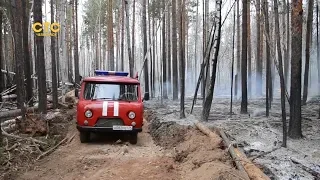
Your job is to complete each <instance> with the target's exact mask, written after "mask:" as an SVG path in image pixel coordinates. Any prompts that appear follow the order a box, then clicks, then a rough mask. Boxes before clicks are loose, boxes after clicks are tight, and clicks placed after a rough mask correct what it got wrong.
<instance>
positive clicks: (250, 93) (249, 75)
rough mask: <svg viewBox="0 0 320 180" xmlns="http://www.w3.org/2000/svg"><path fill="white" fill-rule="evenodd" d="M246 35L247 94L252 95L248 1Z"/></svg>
mask: <svg viewBox="0 0 320 180" xmlns="http://www.w3.org/2000/svg"><path fill="white" fill-rule="evenodd" d="M247 6H248V7H247V22H248V23H247V28H248V29H247V31H248V33H247V35H248V38H247V39H248V42H247V43H248V49H247V50H248V94H249V97H251V95H252V70H251V22H250V21H251V20H250V1H249V2H248V3H247Z"/></svg>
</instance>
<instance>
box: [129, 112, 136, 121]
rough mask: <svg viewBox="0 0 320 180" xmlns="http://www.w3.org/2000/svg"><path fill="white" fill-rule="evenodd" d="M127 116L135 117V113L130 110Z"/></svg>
mask: <svg viewBox="0 0 320 180" xmlns="http://www.w3.org/2000/svg"><path fill="white" fill-rule="evenodd" d="M128 117H129V118H130V119H134V118H135V117H136V113H134V112H133V111H130V112H129V114H128Z"/></svg>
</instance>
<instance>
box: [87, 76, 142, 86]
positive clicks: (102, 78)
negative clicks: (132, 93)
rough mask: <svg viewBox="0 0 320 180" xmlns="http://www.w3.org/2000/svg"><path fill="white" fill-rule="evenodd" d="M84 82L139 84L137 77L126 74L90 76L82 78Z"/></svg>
mask: <svg viewBox="0 0 320 180" xmlns="http://www.w3.org/2000/svg"><path fill="white" fill-rule="evenodd" d="M83 81H84V82H99V83H102V82H106V83H129V84H140V82H139V80H138V79H135V78H131V77H127V76H92V77H86V78H84V79H83Z"/></svg>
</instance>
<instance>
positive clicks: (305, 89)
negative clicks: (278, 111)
mask: <svg viewBox="0 0 320 180" xmlns="http://www.w3.org/2000/svg"><path fill="white" fill-rule="evenodd" d="M313 2H314V1H313V0H309V1H308V17H307V18H308V19H307V33H306V64H305V69H304V81H303V97H302V98H303V100H302V101H303V102H302V104H303V105H305V104H307V97H308V84H309V68H310V46H311V45H312V40H311V36H312V21H313V4H314V3H313Z"/></svg>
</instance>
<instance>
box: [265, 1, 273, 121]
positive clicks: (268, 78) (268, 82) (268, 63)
mask: <svg viewBox="0 0 320 180" xmlns="http://www.w3.org/2000/svg"><path fill="white" fill-rule="evenodd" d="M263 14H264V20H265V31H266V34H267V35H268V36H269V37H270V29H269V10H268V1H267V0H263ZM266 39H267V37H266ZM270 85H271V61H270V46H269V45H268V43H266V116H267V117H268V116H269V109H270Z"/></svg>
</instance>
